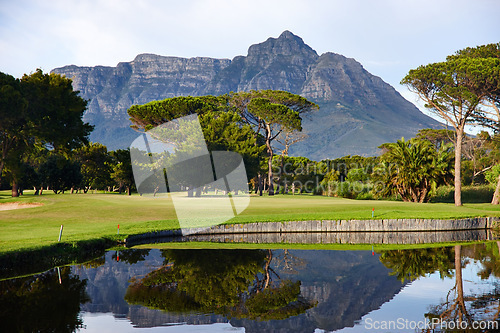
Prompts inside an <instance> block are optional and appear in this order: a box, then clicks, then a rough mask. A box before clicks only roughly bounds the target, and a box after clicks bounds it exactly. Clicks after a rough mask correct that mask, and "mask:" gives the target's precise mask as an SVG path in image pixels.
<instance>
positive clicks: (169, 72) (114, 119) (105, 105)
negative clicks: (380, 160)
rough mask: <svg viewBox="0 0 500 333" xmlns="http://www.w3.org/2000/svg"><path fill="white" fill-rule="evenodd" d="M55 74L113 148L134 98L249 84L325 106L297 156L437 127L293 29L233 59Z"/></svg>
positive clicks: (136, 63)
mask: <svg viewBox="0 0 500 333" xmlns="http://www.w3.org/2000/svg"><path fill="white" fill-rule="evenodd" d="M53 72H55V73H59V74H63V75H66V76H67V77H69V78H72V79H73V86H74V88H75V89H76V90H79V91H80V93H81V96H82V97H83V98H85V99H88V100H89V106H88V110H87V112H86V114H85V116H84V120H85V121H88V122H90V123H91V124H93V125H95V130H94V132H93V133H92V135H91V140H92V141H98V142H101V143H103V144H105V145H107V146H108V148H110V149H117V148H126V147H128V145H129V144H130V142H131V141H132V140H133V139H134V138H135V137H136V136H137V133H135V132H134V131H133V130H131V129H130V127H129V126H130V121H129V120H128V115H127V112H126V111H127V109H128V108H129V107H130V106H131V105H133V104H143V103H147V102H150V101H153V100H161V99H165V98H168V97H174V96H187V95H192V96H199V95H207V94H213V95H218V94H224V93H228V92H230V91H248V90H251V89H277V90H286V91H290V92H292V93H296V94H300V95H302V96H304V97H306V98H308V99H310V100H312V101H314V102H316V103H318V104H319V105H320V107H321V108H320V110H319V111H317V112H314V113H312V114H310V115H307V116H305V117H304V119H303V128H304V131H305V132H306V133H307V134H308V138H307V139H306V140H304V141H303V142H300V143H298V144H296V145H294V146H293V147H292V148H291V153H292V155H298V156H306V157H309V158H311V159H315V160H321V159H325V158H335V157H340V156H344V155H354V154H359V155H375V154H377V152H378V150H377V147H378V146H379V145H380V144H382V143H384V142H391V141H395V140H397V139H399V138H401V137H402V136H405V137H407V138H409V137H411V136H413V135H414V134H415V133H416V132H417V131H418V130H419V129H421V128H429V127H431V128H437V127H439V123H438V122H437V121H435V120H433V119H432V118H430V117H428V116H426V115H424V114H423V113H422V112H420V111H419V110H418V109H417V108H416V107H415V106H414V105H413V104H411V103H410V102H408V101H407V100H406V99H404V98H403V97H402V96H401V95H400V94H399V93H398V92H397V91H396V90H395V89H394V88H393V87H391V86H390V85H389V84H387V83H385V82H384V81H383V80H382V79H381V78H379V77H377V76H374V75H372V74H370V73H369V72H368V71H366V70H365V69H364V68H363V66H362V65H361V64H360V63H358V62H357V61H356V60H354V59H352V58H346V57H344V56H342V55H340V54H335V53H331V52H327V53H324V54H322V55H318V54H317V53H316V51H314V50H313V49H312V48H311V47H309V46H308V45H307V44H305V43H304V41H303V40H302V39H301V38H300V37H298V36H296V35H294V34H293V33H291V32H289V31H285V32H283V33H282V34H281V35H280V36H279V37H278V38H269V39H267V40H266V41H264V42H262V43H259V44H255V45H252V46H250V48H249V49H248V54H247V55H246V56H237V57H235V58H234V59H232V60H229V59H213V58H206V57H196V58H179V57H166V56H158V55H153V54H140V55H138V56H137V57H136V58H135V59H134V60H133V61H131V62H121V63H119V64H118V65H117V66H116V67H104V66H96V67H77V66H74V65H72V66H65V67H62V68H56V69H54V70H53Z"/></svg>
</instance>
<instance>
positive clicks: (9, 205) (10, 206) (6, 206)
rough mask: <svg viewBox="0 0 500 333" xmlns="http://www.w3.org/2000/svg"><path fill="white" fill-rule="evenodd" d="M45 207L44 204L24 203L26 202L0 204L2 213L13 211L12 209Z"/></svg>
mask: <svg viewBox="0 0 500 333" xmlns="http://www.w3.org/2000/svg"><path fill="white" fill-rule="evenodd" d="M39 206H43V204H42V203H24V202H8V203H0V211H2V210H12V209H22V208H33V207H39Z"/></svg>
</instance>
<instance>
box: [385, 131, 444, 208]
mask: <svg viewBox="0 0 500 333" xmlns="http://www.w3.org/2000/svg"><path fill="white" fill-rule="evenodd" d="M384 148H386V149H387V151H386V153H385V154H384V155H382V158H381V160H382V165H381V166H382V172H383V173H385V183H386V185H389V186H392V187H394V188H395V189H396V192H397V193H398V194H399V195H400V196H401V198H402V199H403V201H407V202H410V201H412V202H425V201H427V200H428V198H429V193H430V192H431V190H433V189H435V188H436V187H437V185H438V184H439V183H441V182H443V181H445V180H446V179H447V178H448V177H449V176H450V174H451V173H450V170H451V162H452V158H453V155H452V150H451V149H452V148H451V146H450V145H444V146H442V147H440V148H439V150H436V148H435V147H434V146H433V145H432V143H431V142H430V141H427V140H416V139H412V140H409V141H405V139H404V138H401V140H398V141H397V142H396V143H390V144H386V145H384ZM379 170H380V169H379Z"/></svg>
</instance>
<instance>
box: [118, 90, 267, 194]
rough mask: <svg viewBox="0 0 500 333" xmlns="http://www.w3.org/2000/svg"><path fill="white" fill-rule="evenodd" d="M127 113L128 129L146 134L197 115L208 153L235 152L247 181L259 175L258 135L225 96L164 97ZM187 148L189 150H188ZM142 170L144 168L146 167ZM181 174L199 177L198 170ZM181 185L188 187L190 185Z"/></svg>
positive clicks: (259, 143) (180, 150)
mask: <svg viewBox="0 0 500 333" xmlns="http://www.w3.org/2000/svg"><path fill="white" fill-rule="evenodd" d="M128 114H129V115H130V120H131V121H132V123H133V125H132V126H131V127H132V128H134V129H136V130H138V131H149V130H151V129H153V128H156V127H158V126H159V125H162V124H165V123H167V122H169V121H171V120H174V119H176V118H179V117H182V116H187V115H191V114H197V115H198V119H199V121H200V125H201V128H202V132H203V137H204V141H205V143H206V145H207V148H208V149H209V150H211V151H213V150H230V151H234V152H237V153H239V154H240V155H241V156H242V157H243V160H244V162H245V166H246V171H247V176H248V177H249V178H252V177H253V174H255V173H257V172H258V168H259V160H260V158H261V153H262V151H263V147H262V143H261V141H262V140H261V138H260V137H259V136H258V135H254V132H253V130H252V128H251V127H250V126H249V125H248V124H245V123H244V122H243V120H242V118H241V116H240V115H239V114H238V113H236V112H234V111H233V110H232V109H231V107H230V106H229V105H228V97H227V96H219V97H215V96H200V97H191V96H188V97H173V98H167V99H165V100H162V101H154V102H150V103H147V104H144V105H133V106H132V107H130V109H129V110H128ZM167 131H168V130H167ZM170 135H175V133H170V132H168V133H165V132H162V136H165V138H157V139H159V140H160V141H164V140H165V139H167V138H166V137H169V136H170ZM184 141H186V140H184ZM187 148H188V149H189V147H187ZM175 150H176V154H182V151H183V147H179V145H177V146H176V147H175ZM158 158H159V159H168V158H169V157H168V156H165V154H163V155H162V156H158ZM163 162H164V161H163V160H162V163H159V164H161V165H162V166H163V165H165V163H163ZM144 167H145V168H147V167H148V166H144ZM183 171H184V173H185V174H186V173H188V174H192V175H193V177H192V179H197V178H198V175H199V170H198V169H196V168H195V169H193V170H189V169H185V170H183ZM185 178H190V177H185ZM156 181H162V182H163V181H164V179H155V182H156ZM183 185H184V186H188V187H190V188H191V186H190V185H191V184H183ZM138 190H139V189H138ZM153 190H154V189H153ZM188 193H190V192H188ZM197 195H201V191H200V188H198V190H197Z"/></svg>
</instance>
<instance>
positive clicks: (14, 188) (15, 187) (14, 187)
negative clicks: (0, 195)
mask: <svg viewBox="0 0 500 333" xmlns="http://www.w3.org/2000/svg"><path fill="white" fill-rule="evenodd" d="M12 197H13V198H17V197H19V185H18V184H17V180H13V181H12Z"/></svg>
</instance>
